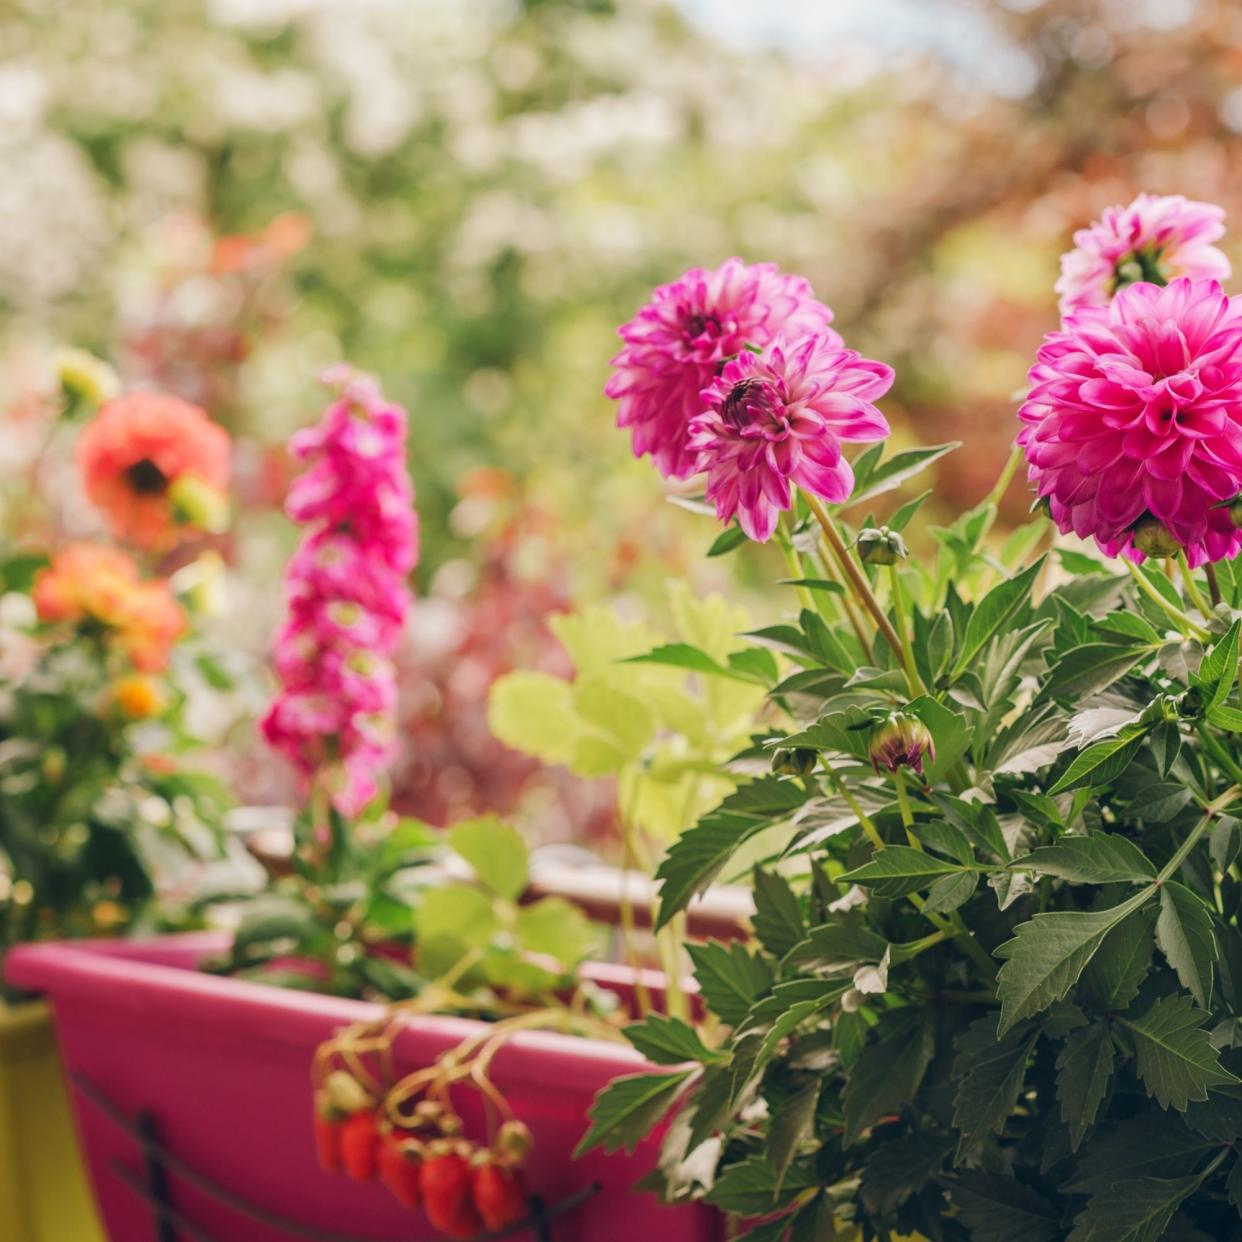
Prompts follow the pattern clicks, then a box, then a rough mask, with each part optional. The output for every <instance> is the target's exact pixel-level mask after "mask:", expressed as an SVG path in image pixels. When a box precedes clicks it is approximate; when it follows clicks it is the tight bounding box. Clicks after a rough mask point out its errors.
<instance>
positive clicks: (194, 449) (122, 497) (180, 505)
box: [77, 392, 229, 548]
mask: <svg viewBox="0 0 1242 1242" xmlns="http://www.w3.org/2000/svg"><path fill="white" fill-rule="evenodd" d="M77 455H78V468H79V469H80V470H81V472H82V478H83V481H84V483H85V486H86V494H87V496H88V497H89V499H90V500H91V502H92V504H95V505H97V506H98V507H99V508H100V509H101V510H103V512H104V513H105V514H106V515H107V517H108V520H109V522H110V523H111V525H112V529H113V530H114V531H115V532H116V534H117V536H118V537H119V538H122V539H125V540H126V541H128V542H130V543H133V544H135V545H137V546H138V547H141V548H151V547H156V546H158V545H160V544H164V543H167V542H168V541H169V540H170V538H171V537H172V536H173V535H174V534H175V532H176V529H177V527H178V526H181V525H189V526H197V527H200V528H203V529H207V530H214V529H217V528H218V526H219V524H220V516H221V514H222V513H223V512H224V509H225V499H224V493H225V490H226V488H227V487H228V482H229V437H228V433H227V432H226V431H225V430H224V428H223V427H221V426H219V425H218V424H217V423H213V422H212V421H211V420H210V419H209V418H208V417H207V415H206V414H205V413H204V412H203V410H201V409H200V408H199V407H198V406H196V405H191V404H190V403H189V402H188V401H182V400H181V398H180V397H173V396H169V395H168V394H166V393H158V392H133V393H129V394H127V395H126V396H123V397H118V398H117V399H116V400H115V401H109V402H108V403H107V404H106V405H104V406H103V407H102V408H101V409H100V411H99V413H98V415H97V416H96V417H95V418H94V419H93V420H92V421H91V422H90V423H89V424H87V426H86V427H85V428H84V429H83V431H82V434H81V436H80V437H79V439H78V450H77Z"/></svg>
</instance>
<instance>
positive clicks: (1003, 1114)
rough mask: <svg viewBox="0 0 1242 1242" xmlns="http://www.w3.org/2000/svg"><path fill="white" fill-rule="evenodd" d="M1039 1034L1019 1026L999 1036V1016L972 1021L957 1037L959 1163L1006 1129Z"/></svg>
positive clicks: (955, 1113) (955, 1112) (955, 1110)
mask: <svg viewBox="0 0 1242 1242" xmlns="http://www.w3.org/2000/svg"><path fill="white" fill-rule="evenodd" d="M1038 1038H1039V1030H1038V1028H1037V1027H1032V1028H1022V1027H1018V1028H1015V1029H1014V1030H1011V1031H1010V1032H1009V1033H1008V1034H1007V1035H1006V1036H1005V1037H1004V1038H1003V1039H997V1038H996V1020H995V1019H994V1018H993V1017H991V1016H988V1017H985V1018H978V1019H976V1020H975V1021H974V1022H973V1023H971V1025H970V1027H969V1028H968V1029H967V1031H966V1033H965V1034H964V1035H962V1037H961V1038H960V1039H959V1040H958V1041H957V1059H956V1060H955V1061H954V1063H953V1079H954V1082H955V1083H956V1085H957V1094H956V1098H955V1101H954V1105H953V1125H954V1126H955V1127H956V1129H957V1131H958V1145H957V1155H956V1156H955V1157H954V1162H955V1163H957V1164H961V1163H962V1162H963V1161H964V1160H967V1159H969V1158H970V1156H971V1155H972V1154H973V1153H975V1152H977V1151H978V1149H979V1148H980V1147H981V1146H982V1144H983V1142H984V1140H985V1139H986V1138H987V1136H988V1135H989V1134H1000V1133H1001V1132H1002V1131H1003V1130H1004V1128H1005V1122H1006V1121H1007V1120H1008V1119H1009V1117H1010V1115H1011V1114H1012V1113H1013V1107H1014V1104H1015V1102H1016V1101H1017V1098H1018V1092H1019V1091H1020V1090H1021V1089H1022V1081H1023V1078H1024V1077H1025V1074H1026V1063H1027V1061H1028V1060H1029V1058H1030V1055H1031V1052H1032V1050H1033V1049H1034V1047H1035V1041H1036V1040H1037V1039H1038Z"/></svg>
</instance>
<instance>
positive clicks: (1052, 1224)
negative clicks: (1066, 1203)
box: [950, 1172, 1062, 1242]
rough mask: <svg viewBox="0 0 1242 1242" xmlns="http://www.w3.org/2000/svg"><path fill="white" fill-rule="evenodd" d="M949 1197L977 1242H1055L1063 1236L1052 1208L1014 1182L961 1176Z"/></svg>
mask: <svg viewBox="0 0 1242 1242" xmlns="http://www.w3.org/2000/svg"><path fill="white" fill-rule="evenodd" d="M950 1193H951V1194H952V1196H953V1201H954V1202H955V1203H956V1204H957V1206H958V1209H959V1211H960V1213H961V1218H962V1220H963V1222H964V1223H965V1224H966V1227H967V1228H968V1229H969V1230H970V1236H971V1238H972V1239H973V1240H974V1242H1000V1240H1001V1239H1002V1238H1003V1239H1004V1242H1056V1240H1057V1239H1059V1238H1060V1237H1061V1236H1062V1230H1061V1224H1060V1220H1059V1219H1058V1217H1057V1211H1056V1209H1055V1208H1054V1207H1053V1206H1052V1204H1051V1203H1049V1202H1048V1200H1047V1199H1045V1198H1044V1197H1043V1196H1042V1195H1040V1194H1036V1192H1035V1191H1033V1190H1031V1189H1030V1188H1029V1187H1027V1186H1023V1185H1022V1184H1021V1183H1020V1182H1016V1181H1014V1180H1013V1179H1012V1178H1008V1177H998V1176H996V1175H994V1174H990V1173H973V1172H967V1173H962V1174H960V1175H959V1176H958V1177H957V1178H955V1179H954V1181H953V1182H952V1183H951V1184H950Z"/></svg>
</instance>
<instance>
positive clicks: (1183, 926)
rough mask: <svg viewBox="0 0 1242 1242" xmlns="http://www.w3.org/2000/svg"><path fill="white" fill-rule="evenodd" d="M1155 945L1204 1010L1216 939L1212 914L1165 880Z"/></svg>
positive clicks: (1181, 886) (1209, 992) (1207, 1003)
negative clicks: (1213, 932)
mask: <svg viewBox="0 0 1242 1242" xmlns="http://www.w3.org/2000/svg"><path fill="white" fill-rule="evenodd" d="M1156 943H1157V944H1158V945H1159V946H1160V951H1161V953H1163V954H1164V956H1165V957H1166V958H1167V959H1168V963H1169V965H1170V966H1172V967H1173V969H1174V970H1175V971H1176V972H1177V977H1178V978H1179V979H1180V980H1181V981H1182V986H1183V987H1184V988H1186V989H1188V990H1189V992H1190V993H1191V995H1192V996H1194V998H1195V1000H1196V1001H1197V1002H1198V1003H1199V1004H1200V1005H1201V1006H1202V1007H1203V1008H1204V1009H1207V1008H1208V1006H1210V1005H1211V1003H1212V966H1213V963H1214V962H1215V961H1216V938H1215V936H1214V935H1213V934H1212V913H1211V912H1210V911H1209V910H1208V908H1207V906H1205V905H1204V904H1203V902H1202V901H1201V900H1200V899H1199V898H1198V897H1197V896H1195V894H1194V893H1192V892H1191V891H1190V889H1188V888H1187V887H1186V886H1185V885H1184V884H1179V883H1177V882H1176V881H1175V880H1169V881H1168V882H1167V883H1166V884H1164V886H1163V887H1162V888H1161V890H1160V918H1159V921H1158V922H1157V923H1156Z"/></svg>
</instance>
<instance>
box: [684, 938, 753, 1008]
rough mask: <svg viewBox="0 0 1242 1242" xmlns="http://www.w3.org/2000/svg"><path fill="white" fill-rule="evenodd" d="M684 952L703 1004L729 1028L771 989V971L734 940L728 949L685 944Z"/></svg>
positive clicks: (714, 944)
mask: <svg viewBox="0 0 1242 1242" xmlns="http://www.w3.org/2000/svg"><path fill="white" fill-rule="evenodd" d="M686 952H687V953H689V954H690V960H691V961H692V962H693V963H694V977H695V979H697V980H698V984H699V992H700V994H701V995H702V997H703V1001H704V1003H705V1004H706V1005H707V1007H708V1008H709V1009H710V1010H711V1011H712V1013H714V1014H715V1015H716V1016H717V1017H718V1018H719V1019H720V1020H721V1021H722V1022H724V1023H726V1024H728V1025H729V1026H736V1025H737V1024H738V1023H739V1022H741V1021H742V1019H743V1018H745V1017H746V1014H747V1012H748V1010H749V1009H750V1007H751V1005H753V1004H754V1003H755V1000H756V998H758V997H759V996H761V995H762V994H763V993H764V992H766V991H767V990H768V988H770V987H771V986H772V970H771V967H769V966H768V964H767V962H766V961H765V960H764V959H763V958H762V957H760V956H759V955H758V954H752V953H748V952H747V951H746V949H745V948H744V947H743V946H742V945H741V944H740V943H738V942H737V941H736V940H735V941H733V942H732V943H731V944H729V945H728V946H725V945H723V944H721V943H720V942H719V941H718V940H709V941H707V943H706V944H688V945H686Z"/></svg>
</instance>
